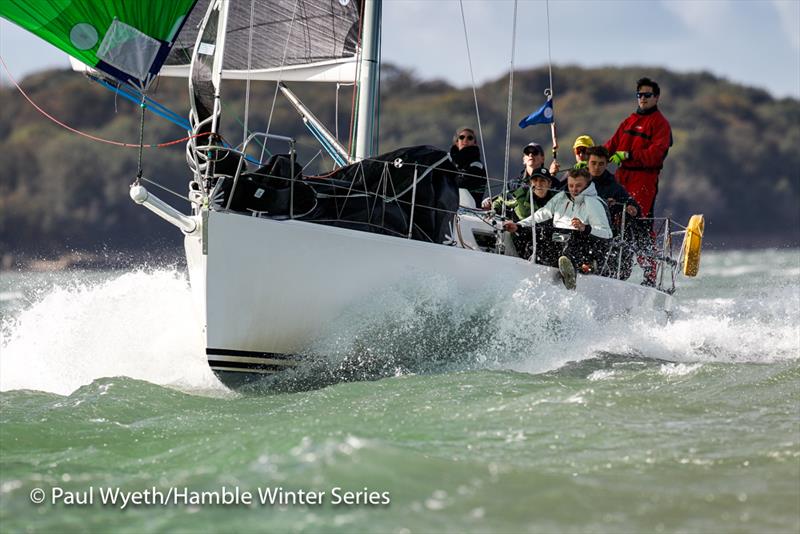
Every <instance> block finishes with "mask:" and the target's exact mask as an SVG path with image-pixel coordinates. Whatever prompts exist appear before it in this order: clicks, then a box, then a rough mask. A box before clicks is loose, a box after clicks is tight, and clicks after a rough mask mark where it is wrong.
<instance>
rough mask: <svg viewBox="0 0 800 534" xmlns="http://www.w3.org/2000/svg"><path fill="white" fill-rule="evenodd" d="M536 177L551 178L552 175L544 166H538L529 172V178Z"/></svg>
mask: <svg viewBox="0 0 800 534" xmlns="http://www.w3.org/2000/svg"><path fill="white" fill-rule="evenodd" d="M537 177H539V178H547V179H548V180H552V179H553V176H552V175H551V174H550V171H548V170H547V168H546V167H540V168H538V169H536V170H535V171H533V172H532V173H531V179H533V178H537Z"/></svg>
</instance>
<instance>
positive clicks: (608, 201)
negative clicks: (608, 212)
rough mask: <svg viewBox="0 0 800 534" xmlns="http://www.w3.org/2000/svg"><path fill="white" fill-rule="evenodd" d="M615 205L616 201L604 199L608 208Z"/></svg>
mask: <svg viewBox="0 0 800 534" xmlns="http://www.w3.org/2000/svg"><path fill="white" fill-rule="evenodd" d="M616 203H617V201H616V200H614V199H613V198H607V199H606V204H608V205H609V206H613V205H614V204H616Z"/></svg>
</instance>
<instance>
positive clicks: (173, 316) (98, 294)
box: [0, 270, 221, 394]
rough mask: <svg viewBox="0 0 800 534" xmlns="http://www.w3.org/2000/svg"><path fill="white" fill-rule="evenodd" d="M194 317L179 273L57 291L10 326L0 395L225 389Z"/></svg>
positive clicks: (5, 329)
mask: <svg viewBox="0 0 800 534" xmlns="http://www.w3.org/2000/svg"><path fill="white" fill-rule="evenodd" d="M192 309H193V306H192V301H191V293H190V290H189V287H188V284H187V282H186V280H185V278H184V277H183V275H182V274H179V273H178V272H177V271H175V270H157V271H151V272H145V271H136V272H131V273H127V274H123V275H121V276H118V277H115V278H113V279H110V280H107V281H103V282H96V283H89V284H73V285H72V286H69V287H54V288H53V289H51V290H50V291H49V292H47V293H46V294H45V295H44V297H43V298H41V300H39V301H38V302H36V303H35V304H33V305H32V306H31V307H30V308H28V309H26V310H24V311H22V312H20V313H19V314H18V315H17V316H16V317H15V318H13V319H6V320H4V324H3V326H2V336H3V337H2V338H0V347H2V355H1V356H0V390H2V391H7V390H11V389H34V390H41V391H48V392H52V393H59V394H69V393H71V392H72V391H74V390H75V389H77V388H78V387H80V386H82V385H85V384H88V383H90V382H92V381H93V380H95V379H97V378H101V377H109V376H128V377H131V378H137V379H142V380H147V381H148V382H152V383H155V384H161V385H174V386H176V387H179V388H182V389H184V388H186V389H215V388H220V387H221V386H220V385H219V382H218V381H217V380H216V378H215V377H214V376H213V373H212V372H211V370H210V369H209V368H208V365H207V364H206V362H205V350H204V347H203V341H202V338H201V336H200V331H199V329H198V327H197V324H198V323H197V321H196V320H195V318H194V316H193V315H192V312H191V310H192Z"/></svg>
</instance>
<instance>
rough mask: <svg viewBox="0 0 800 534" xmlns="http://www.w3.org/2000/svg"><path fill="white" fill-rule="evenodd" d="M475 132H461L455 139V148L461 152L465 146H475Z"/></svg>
mask: <svg viewBox="0 0 800 534" xmlns="http://www.w3.org/2000/svg"><path fill="white" fill-rule="evenodd" d="M475 144H476V143H475V132H473V131H472V130H461V131H460V132H458V136H457V137H456V147H458V149H459V150H461V149H462V148H464V147H467V146H475Z"/></svg>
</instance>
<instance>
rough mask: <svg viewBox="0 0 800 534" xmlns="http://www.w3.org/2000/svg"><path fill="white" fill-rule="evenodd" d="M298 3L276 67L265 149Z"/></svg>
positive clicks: (296, 0)
mask: <svg viewBox="0 0 800 534" xmlns="http://www.w3.org/2000/svg"><path fill="white" fill-rule="evenodd" d="M299 3H300V0H295V3H294V8H293V9H292V20H291V21H290V22H289V31H288V32H286V43H284V45H283V57H282V58H281V64H280V66H279V67H278V79H277V80H275V93H274V94H273V95H272V106H271V107H270V109H269V117H268V118H267V130H266V134H267V135H266V136H264V140H265V141H264V146H265V147H266V144H267V142H266V140H267V139H269V129H270V126H272V115H273V114H274V113H275V103H276V102H277V101H278V90H279V89H280V86H281V78H283V67H284V66H285V65H286V54H287V53H288V51H289V39H290V38H291V37H292V29H293V28H294V20H295V17H296V16H297V5H298V4H299ZM252 26H253V24H252V21H251V23H250V27H251V30H252ZM259 160H260V161H263V160H264V150H263V149H262V151H261V157H259Z"/></svg>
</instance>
